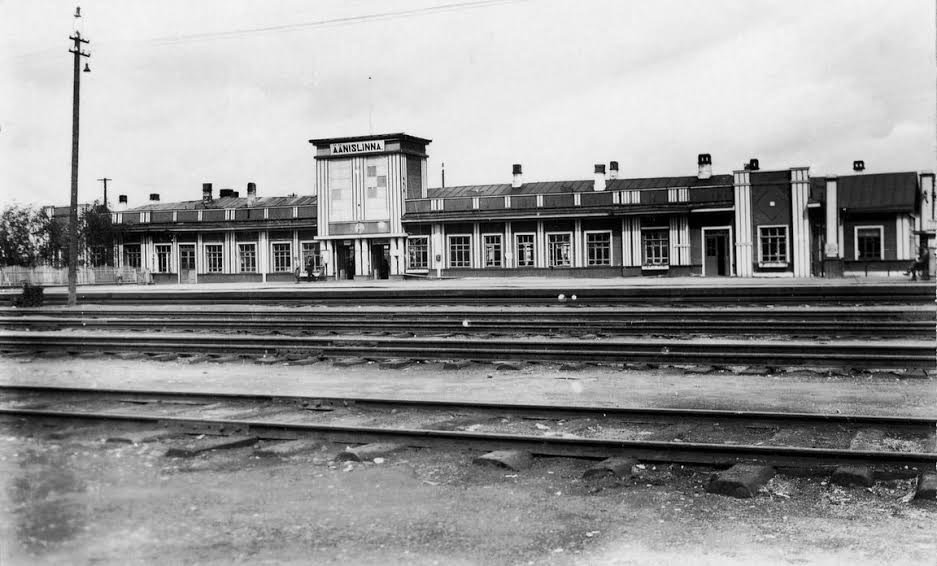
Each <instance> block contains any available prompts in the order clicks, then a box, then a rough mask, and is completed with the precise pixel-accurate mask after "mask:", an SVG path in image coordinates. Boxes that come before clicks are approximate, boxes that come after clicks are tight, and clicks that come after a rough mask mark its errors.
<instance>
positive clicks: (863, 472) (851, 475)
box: [830, 466, 875, 487]
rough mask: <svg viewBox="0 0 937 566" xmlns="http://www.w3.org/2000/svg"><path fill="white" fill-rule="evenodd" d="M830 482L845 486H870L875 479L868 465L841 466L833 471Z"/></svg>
mask: <svg viewBox="0 0 937 566" xmlns="http://www.w3.org/2000/svg"><path fill="white" fill-rule="evenodd" d="M830 482H832V483H835V484H836V485H841V486H844V487H857V486H858V487H869V486H871V485H872V484H873V483H875V479H874V474H873V471H872V468H870V467H868V466H840V467H838V468H836V470H834V471H833V475H832V476H831V477H830Z"/></svg>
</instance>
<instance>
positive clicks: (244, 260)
mask: <svg viewBox="0 0 937 566" xmlns="http://www.w3.org/2000/svg"><path fill="white" fill-rule="evenodd" d="M238 270H239V271H240V272H241V273H254V272H256V271H257V244H254V243H249V244H238Z"/></svg>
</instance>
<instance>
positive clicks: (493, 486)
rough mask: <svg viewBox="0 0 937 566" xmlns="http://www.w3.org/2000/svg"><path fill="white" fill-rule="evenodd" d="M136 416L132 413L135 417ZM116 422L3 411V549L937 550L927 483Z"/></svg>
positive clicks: (541, 560) (377, 554)
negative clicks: (605, 467)
mask: <svg viewBox="0 0 937 566" xmlns="http://www.w3.org/2000/svg"><path fill="white" fill-rule="evenodd" d="M128 426H129V425H128ZM114 432H115V429H114V428H113V426H111V427H110V428H106V429H105V428H101V427H89V426H86V425H76V426H75V427H67V428H66V429H65V430H62V429H61V428H58V429H53V428H51V427H39V426H37V425H36V424H35V423H29V424H23V423H18V422H17V421H7V422H5V423H4V424H0V484H2V489H0V541H3V542H2V547H0V564H3V565H4V566H6V565H8V564H10V565H15V564H538V565H539V564H557V565H561V564H599V565H604V564H608V565H611V564H670V563H685V564H746V565H747V564H847V563H848V564H876V565H879V564H885V563H888V564H932V563H933V562H932V560H933V557H934V556H935V555H937V506H935V505H934V504H920V503H918V504H915V503H910V502H908V495H909V494H910V493H912V492H913V487H914V486H913V481H907V480H896V481H892V482H891V483H879V484H877V485H876V486H874V487H873V488H870V489H868V490H866V489H842V488H838V487H835V486H831V485H828V484H827V483H826V481H825V478H820V477H805V478H798V477H787V476H777V477H776V478H775V479H774V480H772V481H771V483H770V484H769V485H768V489H767V490H766V491H765V492H763V493H761V494H760V495H759V496H758V497H756V498H754V499H749V500H739V499H732V498H727V497H722V496H717V495H712V494H708V493H706V492H705V491H704V485H705V482H706V480H707V478H708V475H709V473H710V471H709V470H707V469H704V468H696V469H690V468H688V467H687V468H682V467H680V466H675V467H653V466H647V467H645V468H644V469H643V470H638V472H639V476H638V477H636V478H634V479H631V480H626V481H622V482H618V481H609V480H603V481H604V483H602V482H600V483H590V482H585V481H583V480H581V479H580V477H581V475H582V472H583V471H584V470H585V469H586V467H587V466H588V465H589V463H588V462H586V461H582V460H574V459H565V458H555V459H538V460H536V461H535V464H534V466H533V467H532V468H530V469H528V470H525V471H521V472H510V471H507V470H501V469H494V468H487V467H480V466H477V465H473V464H472V463H471V460H472V457H473V456H474V455H475V454H472V453H466V452H460V451H440V450H422V451H416V450H408V451H404V452H400V453H397V454H393V455H390V456H388V457H387V458H386V459H384V460H383V461H380V463H375V462H367V463H335V462H332V460H331V458H332V456H334V455H335V454H336V453H337V452H338V451H339V450H342V449H343V448H344V447H343V446H340V445H328V444H327V445H323V447H322V448H321V449H318V450H315V451H313V452H310V453H306V454H303V455H299V456H294V457H292V458H290V459H280V458H259V457H257V456H256V455H254V451H253V449H252V448H240V449H235V450H230V451H219V452H213V453H208V454H204V455H201V456H198V457H196V458H193V459H177V458H167V457H165V456H164V455H163V453H164V452H165V450H166V448H167V447H168V446H170V445H171V444H172V443H173V442H178V441H173V440H163V441H158V442H152V443H146V444H138V445H130V444H115V443H108V442H106V441H105V439H106V438H107V437H108V436H113V435H114Z"/></svg>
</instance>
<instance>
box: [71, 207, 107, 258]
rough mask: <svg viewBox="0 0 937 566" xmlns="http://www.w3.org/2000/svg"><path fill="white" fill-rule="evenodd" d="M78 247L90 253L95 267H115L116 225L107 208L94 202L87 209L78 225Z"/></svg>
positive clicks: (89, 256)
mask: <svg viewBox="0 0 937 566" xmlns="http://www.w3.org/2000/svg"><path fill="white" fill-rule="evenodd" d="M78 233H79V235H78V246H79V248H80V249H84V250H87V251H88V260H89V263H90V264H91V265H92V266H94V267H99V266H102V265H114V225H113V224H112V223H111V213H110V211H108V209H107V207H106V206H104V205H103V204H100V203H99V202H98V201H94V204H92V205H91V206H90V207H88V208H87V209H85V210H84V211H83V212H82V214H81V218H79V224H78Z"/></svg>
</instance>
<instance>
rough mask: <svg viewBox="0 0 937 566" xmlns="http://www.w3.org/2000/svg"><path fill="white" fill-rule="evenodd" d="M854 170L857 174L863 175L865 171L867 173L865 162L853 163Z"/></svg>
mask: <svg viewBox="0 0 937 566" xmlns="http://www.w3.org/2000/svg"><path fill="white" fill-rule="evenodd" d="M852 170H853V171H855V172H856V173H862V172H863V171H865V161H862V160H861V159H859V160H857V161H853V162H852Z"/></svg>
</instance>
